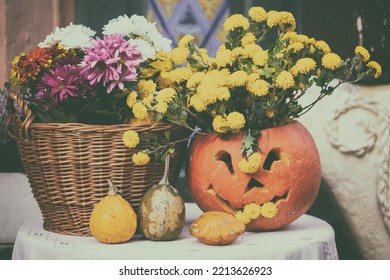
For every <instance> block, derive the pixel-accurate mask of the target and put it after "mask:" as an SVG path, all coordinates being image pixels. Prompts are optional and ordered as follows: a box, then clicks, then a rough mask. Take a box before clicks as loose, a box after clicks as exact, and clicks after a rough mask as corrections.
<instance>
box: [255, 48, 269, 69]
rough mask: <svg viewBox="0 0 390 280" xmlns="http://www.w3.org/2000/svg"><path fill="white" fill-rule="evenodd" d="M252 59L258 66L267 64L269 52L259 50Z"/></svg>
mask: <svg viewBox="0 0 390 280" xmlns="http://www.w3.org/2000/svg"><path fill="white" fill-rule="evenodd" d="M252 60H253V63H254V64H255V65H256V66H265V65H266V64H267V60H268V52H267V51H264V50H261V51H258V52H257V53H255V54H254V55H253V58H252Z"/></svg>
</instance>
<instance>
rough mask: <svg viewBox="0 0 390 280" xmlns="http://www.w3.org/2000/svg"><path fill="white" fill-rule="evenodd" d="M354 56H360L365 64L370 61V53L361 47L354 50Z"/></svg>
mask: <svg viewBox="0 0 390 280" xmlns="http://www.w3.org/2000/svg"><path fill="white" fill-rule="evenodd" d="M355 54H358V55H360V56H361V57H362V58H363V61H365V62H367V61H369V60H370V53H369V52H368V50H367V49H366V48H364V47H362V46H357V47H356V48H355Z"/></svg>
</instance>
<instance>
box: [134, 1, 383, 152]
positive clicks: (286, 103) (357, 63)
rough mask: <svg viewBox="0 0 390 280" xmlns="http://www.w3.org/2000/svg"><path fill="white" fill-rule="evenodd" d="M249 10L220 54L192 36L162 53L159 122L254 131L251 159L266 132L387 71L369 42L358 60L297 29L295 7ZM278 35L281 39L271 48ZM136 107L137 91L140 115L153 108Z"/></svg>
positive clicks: (229, 23)
mask: <svg viewBox="0 0 390 280" xmlns="http://www.w3.org/2000/svg"><path fill="white" fill-rule="evenodd" d="M248 15H249V17H248V18H247V17H245V16H243V15H239V14H235V15H232V16H230V17H229V18H227V19H226V21H225V23H224V25H223V26H224V29H225V30H226V31H227V32H228V41H227V42H226V43H224V44H223V45H221V47H220V48H219V49H218V51H217V53H216V56H215V57H210V56H209V55H208V53H207V50H205V49H200V48H198V47H197V46H196V45H195V44H193V42H192V40H193V36H192V35H186V36H184V37H183V38H182V39H181V40H180V41H179V42H178V47H177V48H175V49H173V50H172V51H171V52H170V53H159V54H158V55H157V56H156V58H155V60H154V61H153V62H151V63H150V64H149V66H148V68H147V69H145V70H144V72H143V75H145V76H147V77H149V78H154V79H155V81H157V82H156V86H157V92H156V94H155V96H154V101H153V104H148V105H151V106H149V108H150V110H151V111H153V112H154V119H155V120H161V119H163V118H164V119H165V120H167V121H169V122H172V123H175V124H178V125H182V126H184V127H187V128H189V129H191V130H194V131H197V133H218V134H219V135H220V136H222V137H224V136H228V135H231V134H236V133H247V134H248V137H247V139H246V141H245V142H244V143H243V151H244V152H245V153H246V156H247V157H248V158H249V156H250V155H251V154H252V153H253V152H255V151H254V150H253V147H255V146H256V145H255V143H254V141H255V136H256V135H257V134H258V133H259V131H260V130H261V129H265V128H270V127H277V126H280V125H283V124H286V123H289V122H291V121H292V120H293V119H296V118H298V117H300V116H301V115H303V114H305V113H306V112H308V111H309V110H310V109H311V108H312V107H313V106H314V105H315V104H316V103H317V102H318V101H319V100H321V99H322V98H324V97H325V96H327V95H330V94H332V92H333V91H334V90H335V89H336V88H337V87H338V86H340V85H341V84H343V83H345V82H351V81H358V80H361V79H363V78H365V77H367V76H374V77H376V78H377V77H379V76H380V75H381V71H382V70H381V66H380V65H379V64H378V63H377V62H375V61H370V54H369V52H368V51H367V50H366V49H365V48H363V47H361V46H358V47H356V49H355V54H356V55H355V56H354V57H353V58H352V59H346V60H342V59H341V58H340V57H339V56H338V55H337V54H335V53H333V52H332V51H331V49H330V47H329V46H328V44H327V43H326V42H324V41H322V40H316V39H314V38H309V37H308V36H306V35H302V34H297V33H296V32H295V31H294V30H295V27H296V22H295V19H294V17H293V15H292V14H291V13H289V12H284V11H281V12H279V11H269V12H266V11H265V10H264V9H263V8H262V7H252V8H251V9H250V10H249V12H248ZM272 32H274V35H276V36H275V37H276V38H275V40H274V42H273V43H272V44H270V45H269V46H265V45H264V41H265V40H264V39H265V38H266V37H267V35H269V34H273V33H272ZM313 85H316V86H318V87H319V89H320V94H319V96H318V98H317V99H316V100H314V101H313V102H312V103H311V104H308V105H306V106H302V105H301V104H300V102H299V101H300V98H301V97H302V96H304V95H305V93H306V92H307V90H308V89H309V88H310V87H311V86H313ZM152 89H153V90H154V89H155V88H154V87H153V88H152V87H151V88H150V90H152ZM136 104H137V103H136V102H135V99H134V97H133V96H132V95H131V94H130V95H129V97H128V105H129V106H133V112H134V115H135V116H136V117H139V118H146V116H147V113H146V111H145V110H144V111H143V112H141V113H142V114H141V113H139V114H137V113H136V112H137V111H136V110H134V108H135V106H136ZM146 153H148V151H146Z"/></svg>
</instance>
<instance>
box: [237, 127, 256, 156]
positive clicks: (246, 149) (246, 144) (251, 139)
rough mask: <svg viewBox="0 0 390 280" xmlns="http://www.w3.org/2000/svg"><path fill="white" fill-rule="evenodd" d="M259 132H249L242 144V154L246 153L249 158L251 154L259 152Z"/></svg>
mask: <svg viewBox="0 0 390 280" xmlns="http://www.w3.org/2000/svg"><path fill="white" fill-rule="evenodd" d="M258 134H259V133H258V131H251V130H249V131H248V134H247V135H246V137H245V138H244V140H243V141H242V144H241V153H245V156H246V157H249V156H250V155H251V154H253V153H255V152H257V151H258V150H259V147H258V143H257V140H256V136H257V135H258Z"/></svg>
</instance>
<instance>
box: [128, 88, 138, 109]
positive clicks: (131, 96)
mask: <svg viewBox="0 0 390 280" xmlns="http://www.w3.org/2000/svg"><path fill="white" fill-rule="evenodd" d="M135 102H137V93H136V92H135V91H132V92H130V93H129V95H128V96H127V97H126V104H127V106H129V108H133V106H134V104H135Z"/></svg>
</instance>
